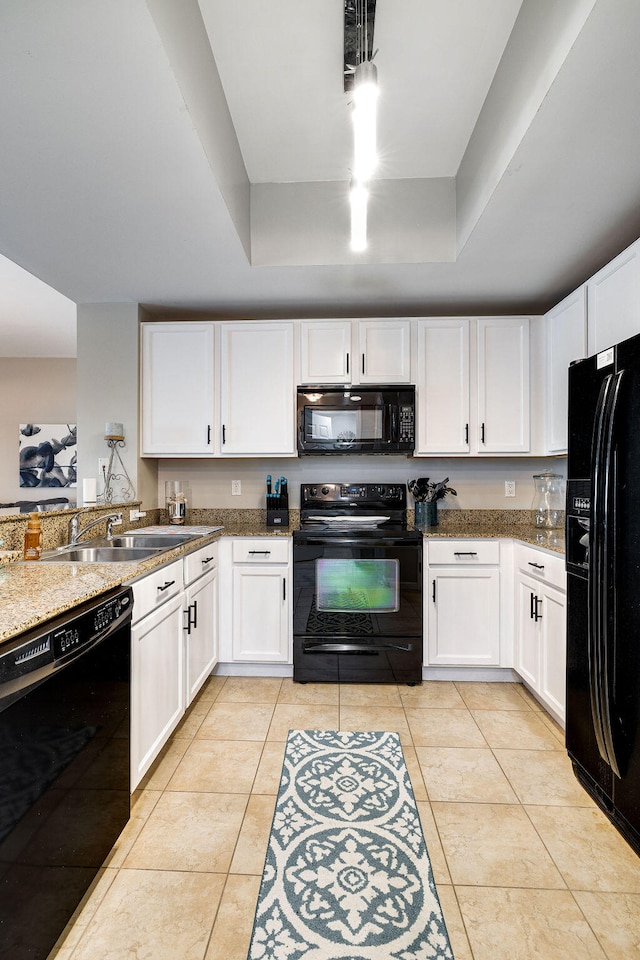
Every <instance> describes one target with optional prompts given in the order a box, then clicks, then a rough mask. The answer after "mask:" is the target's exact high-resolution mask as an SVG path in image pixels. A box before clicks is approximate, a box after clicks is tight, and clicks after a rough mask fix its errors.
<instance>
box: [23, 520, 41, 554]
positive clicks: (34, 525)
mask: <svg viewBox="0 0 640 960" xmlns="http://www.w3.org/2000/svg"><path fill="white" fill-rule="evenodd" d="M41 554H42V527H41V526H40V517H39V516H38V514H37V513H30V514H29V522H28V524H27V529H26V531H25V535H24V559H25V560H39V559H40V556H41Z"/></svg>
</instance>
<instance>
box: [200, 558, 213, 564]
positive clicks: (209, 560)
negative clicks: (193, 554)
mask: <svg viewBox="0 0 640 960" xmlns="http://www.w3.org/2000/svg"><path fill="white" fill-rule="evenodd" d="M213 559H214V557H205V558H204V560H202V561H201V562H202V563H211V561H212V560H213Z"/></svg>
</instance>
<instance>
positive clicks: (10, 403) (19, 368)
mask: <svg viewBox="0 0 640 960" xmlns="http://www.w3.org/2000/svg"><path fill="white" fill-rule="evenodd" d="M75 422H76V361H75V359H71V358H59V359H51V358H40V357H39V358H26V359H23V358H5V357H3V358H0V502H1V503H13V502H15V501H16V500H29V499H37V500H47V499H52V498H53V497H59V496H64V497H69V499H70V500H73V501H75V499H76V490H75V488H64V489H63V490H61V489H60V488H59V487H48V488H44V487H36V488H31V489H26V488H24V487H22V488H21V487H20V480H19V473H18V427H19V424H21V423H75Z"/></svg>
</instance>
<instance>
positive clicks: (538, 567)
mask: <svg viewBox="0 0 640 960" xmlns="http://www.w3.org/2000/svg"><path fill="white" fill-rule="evenodd" d="M527 563H528V565H529V566H530V567H535V568H536V570H544V563H532V562H531V560H528V561H527Z"/></svg>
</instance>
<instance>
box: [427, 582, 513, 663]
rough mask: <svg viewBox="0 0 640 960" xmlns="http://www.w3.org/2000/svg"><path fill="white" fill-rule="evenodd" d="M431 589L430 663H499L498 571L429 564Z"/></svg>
mask: <svg viewBox="0 0 640 960" xmlns="http://www.w3.org/2000/svg"><path fill="white" fill-rule="evenodd" d="M428 590H429V592H428V594H427V596H428V598H429V599H428V604H429V608H428V609H429V612H428V633H429V640H428V648H429V664H430V665H432V666H435V665H437V664H469V665H471V664H473V665H475V666H485V665H493V664H496V665H497V664H499V663H500V574H499V571H498V570H491V569H487V568H484V569H483V568H474V569H472V570H468V569H463V568H458V569H456V570H440V569H437V568H435V567H430V568H429V585H428Z"/></svg>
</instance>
